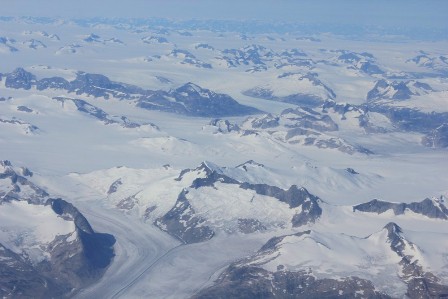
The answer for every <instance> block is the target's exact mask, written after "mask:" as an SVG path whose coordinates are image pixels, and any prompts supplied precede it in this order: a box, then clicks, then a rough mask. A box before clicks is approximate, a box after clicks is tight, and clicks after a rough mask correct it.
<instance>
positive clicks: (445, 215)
mask: <svg viewBox="0 0 448 299" xmlns="http://www.w3.org/2000/svg"><path fill="white" fill-rule="evenodd" d="M390 210H391V211H393V212H394V214H395V215H402V214H404V213H405V212H406V211H412V212H414V213H416V214H421V215H424V216H427V217H429V218H438V219H444V220H446V219H448V209H447V207H446V206H445V203H444V200H443V199H438V200H435V199H433V200H431V199H429V198H426V199H424V200H423V201H421V202H412V203H409V204H407V203H391V202H386V201H381V200H377V199H374V200H372V201H369V202H367V203H363V204H360V205H356V206H354V207H353V211H360V212H367V213H377V214H382V213H384V212H387V211H390Z"/></svg>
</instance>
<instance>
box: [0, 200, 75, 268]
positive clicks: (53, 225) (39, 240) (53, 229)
mask: <svg viewBox="0 0 448 299" xmlns="http://www.w3.org/2000/svg"><path fill="white" fill-rule="evenodd" d="M57 236H66V237H67V238H69V237H70V236H74V237H76V232H75V224H74V222H73V221H67V220H64V219H63V218H61V217H59V216H58V215H57V214H56V213H55V212H54V211H53V210H52V209H51V206H43V205H32V204H28V203H27V202H25V201H12V202H9V203H2V205H0V243H1V244H3V246H5V247H6V248H8V249H10V250H12V251H13V252H15V253H18V254H23V255H24V256H25V257H26V258H28V259H30V260H31V261H32V262H33V263H38V262H40V261H42V260H44V259H47V258H49V257H50V255H49V253H48V250H47V246H48V244H49V243H51V242H52V241H54V240H55V238H56V237H57Z"/></svg>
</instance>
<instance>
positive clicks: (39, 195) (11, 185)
mask: <svg viewBox="0 0 448 299" xmlns="http://www.w3.org/2000/svg"><path fill="white" fill-rule="evenodd" d="M30 173H31V172H30V171H29V170H28V171H25V172H24V174H23V176H22V175H20V174H18V173H17V172H16V171H15V170H14V168H13V166H12V164H11V162H10V161H7V160H3V161H0V180H2V181H3V180H4V181H9V182H8V183H5V184H4V185H3V186H4V187H3V188H1V189H0V205H1V204H2V203H3V202H9V201H11V200H25V201H27V202H28V203H32V204H43V203H45V201H46V200H47V198H48V196H49V194H48V193H47V192H46V191H45V190H43V189H42V188H40V187H39V186H37V185H35V184H33V183H32V182H30V181H29V180H28V179H27V178H26V177H25V176H29V174H30ZM6 186H8V187H6Z"/></svg>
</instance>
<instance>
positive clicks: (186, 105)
mask: <svg viewBox="0 0 448 299" xmlns="http://www.w3.org/2000/svg"><path fill="white" fill-rule="evenodd" d="M89 38H90V39H93V40H94V38H93V37H92V36H90V37H89ZM175 51H176V52H175V53H173V54H172V55H175V56H178V55H181V54H182V55H184V56H185V55H186V58H185V59H184V61H183V63H188V64H195V65H198V63H199V62H198V61H197V60H195V58H194V57H193V58H192V57H190V56H189V55H187V54H185V53H180V52H179V51H181V50H175ZM199 66H200V67H205V68H210V67H211V65H209V64H204V63H202V64H200V65H199ZM5 85H6V87H9V88H15V89H31V87H32V86H36V88H37V89H38V90H46V89H49V88H50V89H62V90H66V91H67V92H69V93H71V92H73V93H76V94H77V95H81V94H83V95H89V96H93V97H102V98H105V99H109V98H110V97H115V98H118V99H121V100H132V101H134V102H135V104H136V105H137V106H138V107H140V108H144V109H149V110H159V111H165V112H171V113H179V114H184V115H190V116H205V117H210V116H211V117H222V116H237V115H249V114H256V113H260V112H261V111H259V110H258V109H255V108H253V107H249V106H245V105H241V104H239V103H238V102H237V101H235V100H234V99H233V98H232V97H230V96H229V95H226V94H219V93H215V92H213V91H210V90H208V89H205V88H201V87H200V86H198V85H195V84H193V83H187V84H184V85H183V86H180V87H179V88H177V89H172V90H170V91H163V90H156V91H152V90H144V89H142V88H139V87H137V86H133V85H129V84H125V83H120V82H114V81H111V80H110V79H109V78H108V77H106V76H104V75H101V74H91V73H85V72H78V73H77V74H76V79H75V80H73V81H70V82H69V81H67V80H65V79H64V78H61V77H51V78H43V79H41V80H38V81H37V80H36V78H35V76H34V75H33V74H31V73H29V72H27V71H25V70H24V69H23V68H17V69H16V70H14V71H13V72H11V73H9V74H6V81H5Z"/></svg>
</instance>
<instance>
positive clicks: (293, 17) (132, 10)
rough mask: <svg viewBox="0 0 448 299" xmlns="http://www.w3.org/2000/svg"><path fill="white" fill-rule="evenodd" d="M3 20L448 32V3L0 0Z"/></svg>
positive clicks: (433, 0)
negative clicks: (251, 23)
mask: <svg viewBox="0 0 448 299" xmlns="http://www.w3.org/2000/svg"><path fill="white" fill-rule="evenodd" d="M0 4H1V6H0V7H1V10H0V15H3V16H21V15H22V16H23V15H24V16H50V17H55V16H60V17H69V18H79V17H95V16H102V17H125V18H129V17H136V18H145V17H162V18H175V19H191V18H196V19H261V20H285V21H300V22H302V21H303V22H308V23H315V22H319V23H322V22H325V23H341V24H351V23H354V24H384V25H388V26H389V25H393V26H431V27H440V28H447V27H448V17H447V14H448V13H447V12H448V0H126V1H116V0H70V1H67V0H0Z"/></svg>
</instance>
